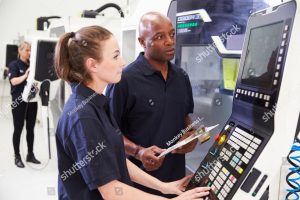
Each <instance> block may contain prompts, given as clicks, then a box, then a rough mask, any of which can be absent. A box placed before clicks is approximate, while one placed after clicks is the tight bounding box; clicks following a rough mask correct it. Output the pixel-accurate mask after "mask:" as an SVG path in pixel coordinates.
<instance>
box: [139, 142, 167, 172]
mask: <svg viewBox="0 0 300 200" xmlns="http://www.w3.org/2000/svg"><path fill="white" fill-rule="evenodd" d="M163 151H164V150H163V149H161V148H159V147H157V146H151V147H148V148H142V149H140V150H139V152H138V154H137V156H136V158H137V159H138V160H140V161H141V162H142V163H143V165H144V167H145V169H146V170H147V171H154V170H157V169H158V168H159V167H160V166H161V165H162V163H163V161H164V158H165V157H164V156H162V157H161V158H158V157H157V156H158V155H159V154H161V153H162V152H163Z"/></svg>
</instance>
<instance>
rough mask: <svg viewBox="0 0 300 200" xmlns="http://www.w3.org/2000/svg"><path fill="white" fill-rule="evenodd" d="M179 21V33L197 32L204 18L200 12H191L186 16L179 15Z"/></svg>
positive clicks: (177, 26)
mask: <svg viewBox="0 0 300 200" xmlns="http://www.w3.org/2000/svg"><path fill="white" fill-rule="evenodd" d="M176 21H177V25H176V28H177V33H178V34H181V33H195V32H197V30H199V28H200V26H201V23H202V18H201V16H200V14H191V15H185V16H179V17H177V19H176Z"/></svg>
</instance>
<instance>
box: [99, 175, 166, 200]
mask: <svg viewBox="0 0 300 200" xmlns="http://www.w3.org/2000/svg"><path fill="white" fill-rule="evenodd" d="M98 190H99V192H100V193H101V195H102V197H103V198H104V199H107V200H120V199H122V200H141V199H143V200H166V198H164V197H159V196H156V195H152V194H148V193H146V192H143V191H141V190H138V189H136V188H134V187H131V186H129V185H126V184H124V183H122V182H120V181H117V180H114V181H111V182H110V183H108V184H106V185H104V186H101V187H99V188H98Z"/></svg>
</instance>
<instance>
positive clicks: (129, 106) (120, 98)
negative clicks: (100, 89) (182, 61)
mask: <svg viewBox="0 0 300 200" xmlns="http://www.w3.org/2000/svg"><path fill="white" fill-rule="evenodd" d="M108 95H109V97H110V98H111V101H110V102H111V103H110V107H111V109H112V111H113V114H114V116H115V119H116V121H117V123H118V124H119V127H120V129H121V131H122V133H123V134H124V135H125V136H126V137H128V139H130V140H131V141H133V142H134V143H136V144H139V145H141V146H143V147H150V146H152V145H156V146H158V147H160V148H168V147H169V146H168V145H167V143H168V141H171V140H172V139H173V138H174V137H175V136H177V135H178V134H180V131H181V130H182V129H184V128H185V124H184V119H185V117H186V115H187V114H188V113H192V112H193V108H194V103H193V96H192V88H191V84H190V81H189V78H188V75H187V73H185V72H184V70H183V69H181V68H180V67H177V66H175V65H174V64H172V63H170V62H169V65H168V76H167V80H166V81H165V80H164V78H163V76H162V75H161V73H160V72H159V71H156V70H154V69H153V68H152V67H151V65H150V64H149V62H148V61H147V60H146V59H145V57H144V55H143V53H141V54H140V55H139V56H138V58H137V59H136V60H135V61H134V62H133V63H131V64H130V65H129V66H128V67H126V68H125V69H124V71H123V74H122V79H121V81H120V82H119V83H117V84H115V85H110V86H109V87H108V88H107V96H108ZM175 143H176V142H175ZM175 143H173V144H172V145H174V144H175ZM129 159H130V160H131V161H132V162H134V163H135V164H137V165H138V166H139V167H141V168H142V163H141V162H140V161H138V160H136V159H134V158H133V157H129ZM142 169H143V168H142ZM148 173H149V174H151V175H153V176H155V177H157V178H158V179H160V180H162V181H175V180H178V179H179V178H182V177H183V176H184V175H185V156H184V155H182V154H168V155H167V156H166V158H165V160H164V162H163V165H162V166H161V167H160V168H159V169H158V170H156V171H153V172H148ZM147 191H148V192H149V191H151V190H147ZM151 193H155V192H153V191H151Z"/></svg>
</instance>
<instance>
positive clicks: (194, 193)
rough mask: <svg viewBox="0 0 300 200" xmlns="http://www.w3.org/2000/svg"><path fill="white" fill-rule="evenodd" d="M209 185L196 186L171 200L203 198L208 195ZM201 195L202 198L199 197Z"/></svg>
mask: <svg viewBox="0 0 300 200" xmlns="http://www.w3.org/2000/svg"><path fill="white" fill-rule="evenodd" d="M209 190H210V187H198V188H194V189H192V190H189V191H187V192H184V193H183V194H181V195H180V196H178V197H175V198H173V200H203V199H204V197H206V196H207V195H209ZM201 197H203V198H201Z"/></svg>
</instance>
